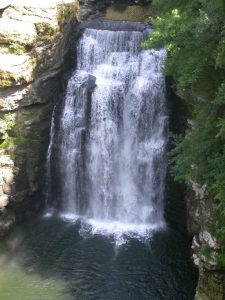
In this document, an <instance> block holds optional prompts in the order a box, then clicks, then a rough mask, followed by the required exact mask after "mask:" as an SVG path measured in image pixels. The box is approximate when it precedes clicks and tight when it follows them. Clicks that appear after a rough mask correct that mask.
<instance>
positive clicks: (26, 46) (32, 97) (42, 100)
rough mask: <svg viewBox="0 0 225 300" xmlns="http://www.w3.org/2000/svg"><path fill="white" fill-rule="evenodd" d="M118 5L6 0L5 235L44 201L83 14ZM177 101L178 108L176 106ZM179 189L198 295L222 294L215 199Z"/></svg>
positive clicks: (2, 25) (171, 211)
mask: <svg viewBox="0 0 225 300" xmlns="http://www.w3.org/2000/svg"><path fill="white" fill-rule="evenodd" d="M118 2H119V1H118ZM124 2H126V3H127V4H130V3H131V4H132V3H133V2H135V3H137V4H140V5H143V4H145V1H124ZM111 3H112V1H95V0H88V1H87V0H86V1H85V0H83V1H80V8H79V3H78V1H76V0H75V1H74V0H65V1H59V0H46V1H43V2H42V1H41V4H38V3H37V4H33V5H32V4H31V1H28V0H27V1H25V0H23V1H22V0H21V1H19V0H18V1H17V0H14V1H13V0H12V1H10V0H8V1H3V4H0V139H1V144H0V234H5V233H6V232H7V230H9V228H10V227H11V226H12V224H14V222H15V221H19V220H21V219H24V218H25V217H29V216H30V215H31V214H33V213H35V212H38V211H39V210H40V209H41V208H42V207H43V199H44V197H43V192H42V191H43V186H44V176H43V174H44V172H45V156H46V151H47V145H48V141H49V131H50V121H51V116H52V110H53V106H54V103H55V102H56V101H57V99H58V98H59V97H61V94H62V93H63V90H64V83H65V80H66V78H67V77H68V76H67V74H68V72H69V71H70V70H71V67H72V66H71V63H72V61H73V60H70V59H69V58H70V57H71V56H72V55H73V52H74V51H73V50H74V48H75V43H74V40H75V36H76V35H77V34H79V31H76V30H75V28H76V26H77V24H78V23H79V20H86V19H92V18H96V17H98V16H104V15H105V11H106V8H107V7H108V6H109V5H110V4H111ZM176 101H179V99H176ZM176 101H175V102H174V100H172V106H171V111H174V110H175V111H176V108H177V103H178V102H176ZM176 116H177V117H179V116H178V115H176ZM179 122H183V121H182V120H179ZM174 123H176V122H175V121H174ZM182 126H183V125H182ZM172 185H173V183H172ZM172 189H174V190H175V192H174V195H175V194H176V195H177V194H181V196H179V197H178V198H177V201H178V202H176V203H175V201H174V199H173V197H170V199H169V201H168V203H167V208H166V217H167V219H168V220H169V221H171V223H173V224H175V225H176V226H177V227H178V228H179V229H181V230H182V231H184V228H185V227H186V229H187V230H188V232H189V234H190V236H194V239H193V243H192V249H193V260H194V262H195V264H196V265H197V266H198V268H199V271H200V279H199V285H198V291H197V296H196V299H198V300H215V299H216V300H223V299H225V275H224V270H223V269H222V268H221V269H220V268H218V265H217V263H216V260H217V257H218V253H219V250H220V246H219V244H218V242H217V241H216V239H215V237H214V235H213V232H214V226H215V220H216V215H215V207H214V206H213V204H212V203H213V202H212V201H210V199H208V198H207V195H206V194H205V188H204V187H199V186H197V185H195V184H193V189H191V190H189V191H187V192H186V193H185V192H184V189H183V187H180V186H179V187H178V186H175V187H172ZM178 189H180V190H179V192H178ZM183 196H185V198H184V197H183Z"/></svg>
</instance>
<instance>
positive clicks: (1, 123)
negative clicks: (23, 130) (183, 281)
mask: <svg viewBox="0 0 225 300" xmlns="http://www.w3.org/2000/svg"><path fill="white" fill-rule="evenodd" d="M14 125H15V116H14V115H13V114H10V113H8V114H5V115H4V116H3V117H2V118H0V134H1V135H4V134H5V133H6V132H7V131H9V130H10V129H12V128H13V126H14Z"/></svg>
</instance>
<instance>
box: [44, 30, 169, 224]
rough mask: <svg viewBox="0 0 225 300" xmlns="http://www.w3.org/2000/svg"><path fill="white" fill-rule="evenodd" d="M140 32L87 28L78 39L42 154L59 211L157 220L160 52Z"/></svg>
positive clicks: (162, 137)
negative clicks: (145, 46) (144, 43)
mask: <svg viewBox="0 0 225 300" xmlns="http://www.w3.org/2000/svg"><path fill="white" fill-rule="evenodd" d="M134 27H135V25H134ZM148 33H150V29H149V30H148ZM145 38H146V30H141V29H140V28H138V29H137V30H135V28H133V29H132V31H131V30H129V31H128V30H126V27H125V26H124V28H122V29H121V28H120V30H116V29H115V28H114V29H113V30H109V28H107V29H104V30H101V29H93V28H87V29H85V30H84V33H83V35H82V37H81V38H80V40H79V42H78V45H77V68H76V70H75V71H74V73H73V74H72V76H71V78H70V80H69V82H68V86H67V92H66V96H65V99H64V102H63V107H62V110H61V112H60V114H58V115H57V114H55V113H54V118H53V120H52V122H53V123H54V124H55V123H57V124H58V125H57V126H52V131H51V141H50V146H49V151H48V159H47V165H48V168H47V170H48V176H50V177H53V176H54V174H52V173H54V170H53V169H54V168H53V167H51V165H54V164H57V165H58V166H57V168H56V170H57V173H58V174H57V176H55V177H57V180H56V183H55V184H56V185H57V193H55V194H54V193H52V194H51V193H50V192H49V193H48V194H51V195H50V196H49V197H51V199H50V200H49V201H48V202H49V203H51V205H52V206H53V207H57V209H58V210H60V212H62V213H63V214H72V215H79V216H82V217H84V218H86V219H88V220H92V222H93V223H96V222H100V223H104V222H105V223H108V224H109V223H112V222H116V223H117V224H127V225H128V224H134V225H137V226H142V225H146V224H154V225H156V226H157V225H159V226H160V224H162V223H163V211H164V192H165V176H166V166H167V161H166V143H167V111H166V96H165V95H166V91H165V78H164V76H163V74H162V67H163V65H164V61H165V57H166V52H165V50H164V49H160V50H143V49H141V47H140V44H141V42H142V41H143V40H144V39H145ZM56 115H57V117H56ZM56 118H58V121H57V120H56ZM56 127H57V128H56ZM53 129H54V132H53ZM53 158H55V159H53ZM56 158H57V161H56ZM49 165H50V166H49ZM50 170H52V171H50ZM55 172H56V171H55ZM48 181H49V182H51V185H52V186H51V188H50V189H48V190H53V189H54V184H53V183H52V181H53V180H48ZM53 194H54V195H53ZM56 194H57V195H56ZM56 198H57V199H59V200H57V201H56ZM56 202H57V205H56Z"/></svg>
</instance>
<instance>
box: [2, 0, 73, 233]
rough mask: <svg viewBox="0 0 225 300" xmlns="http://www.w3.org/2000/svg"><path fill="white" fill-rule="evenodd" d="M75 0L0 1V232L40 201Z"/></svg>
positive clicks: (34, 209)
mask: <svg viewBox="0 0 225 300" xmlns="http://www.w3.org/2000/svg"><path fill="white" fill-rule="evenodd" d="M78 6H79V5H78V2H77V1H76V0H66V1H58V0H42V1H28V0H27V1H26V0H18V1H17V0H14V1H3V2H2V1H1V6H0V142H1V144H0V234H4V233H5V232H7V230H8V229H9V228H10V226H11V225H12V224H13V223H14V222H15V220H19V219H21V218H24V217H26V216H29V215H30V214H32V213H33V212H35V211H37V210H39V209H40V207H41V206H42V204H43V200H42V199H43V198H44V197H43V195H42V193H41V191H42V190H43V189H42V187H43V173H44V166H45V153H46V147H47V143H48V136H49V126H50V120H51V113H52V107H53V105H54V103H55V101H56V100H57V97H58V95H59V94H60V92H61V91H62V81H61V80H60V79H61V77H62V74H63V73H65V71H66V70H67V68H69V66H68V62H67V61H70V60H67V59H66V58H67V57H68V56H69V55H70V49H71V47H72V46H71V43H72V39H70V35H71V34H72V33H71V32H72V28H73V26H74V25H75V24H76V23H77V13H78Z"/></svg>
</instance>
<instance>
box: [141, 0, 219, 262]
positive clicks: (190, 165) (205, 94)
mask: <svg viewBox="0 0 225 300" xmlns="http://www.w3.org/2000/svg"><path fill="white" fill-rule="evenodd" d="M154 3H155V4H156V5H158V6H159V7H160V8H161V12H162V14H161V15H160V16H158V17H157V18H156V19H151V20H150V21H151V23H152V24H153V27H154V32H153V34H152V35H151V36H150V37H149V38H148V40H147V41H146V42H145V43H144V44H143V46H144V47H145V48H149V47H150V48H152V47H155V48H160V47H163V46H165V47H166V48H167V51H168V59H167V62H166V66H165V72H166V74H168V75H171V76H172V77H173V80H174V83H175V87H176V89H177V90H178V92H179V94H181V95H186V97H184V98H185V99H189V106H190V107H191V112H192V115H191V121H190V122H189V126H188V129H187V130H186V133H185V135H183V136H173V143H174V147H173V149H172V151H171V153H170V161H171V168H172V174H173V176H174V178H175V179H176V180H178V181H184V182H186V184H191V182H196V183H198V184H200V185H206V186H207V190H208V192H209V195H210V196H211V197H212V199H214V202H215V203H216V205H217V220H216V224H215V226H216V236H217V238H218V240H219V241H220V245H221V246H222V250H221V257H220V258H219V261H218V263H219V264H220V265H221V266H222V265H223V266H224V267H225V255H223V254H222V253H225V18H224V13H225V9H224V8H225V7H224V1H222V0H154ZM211 74H213V76H211ZM212 77H213V78H214V79H213V80H211V78H212ZM203 79H204V80H203ZM185 101H187V100H185ZM205 254H208V253H207V251H206V250H205Z"/></svg>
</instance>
